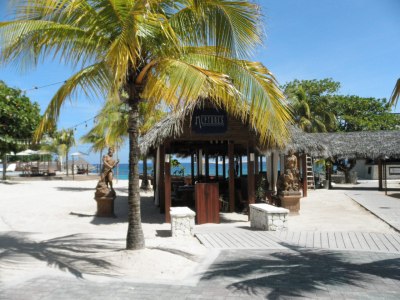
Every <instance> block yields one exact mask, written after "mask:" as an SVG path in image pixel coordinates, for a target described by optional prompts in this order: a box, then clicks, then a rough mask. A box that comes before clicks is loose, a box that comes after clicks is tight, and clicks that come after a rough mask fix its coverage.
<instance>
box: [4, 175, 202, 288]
mask: <svg viewBox="0 0 400 300" xmlns="http://www.w3.org/2000/svg"><path fill="white" fill-rule="evenodd" d="M95 186H96V181H93V180H90V181H31V182H29V181H26V182H18V183H17V182H11V184H1V183H0V195H1V196H0V197H1V198H0V209H1V213H0V235H1V238H0V241H1V243H0V254H2V253H1V251H3V254H4V258H3V259H2V260H0V269H1V274H2V275H1V277H2V278H0V282H1V281H3V283H9V284H11V283H12V282H13V281H15V280H23V278H25V279H26V278H28V277H32V276H35V274H36V275H37V274H48V273H49V272H52V273H57V272H58V273H60V274H58V275H63V276H65V275H67V274H70V275H73V276H79V277H84V278H89V277H90V278H91V279H96V280H101V279H102V278H101V277H102V276H107V277H110V276H112V277H118V278H123V279H124V280H140V281H149V282H164V281H167V282H174V283H178V282H180V280H182V279H184V278H186V277H187V276H188V275H190V274H192V273H195V270H196V268H197V267H198V265H199V262H200V261H202V260H203V259H204V258H206V257H207V255H206V254H207V253H208V250H207V249H205V248H204V247H203V246H202V245H201V244H200V243H199V242H198V240H197V239H195V238H186V239H182V238H181V239H179V238H172V237H170V236H169V235H170V224H166V223H164V215H162V214H160V213H159V212H158V208H157V207H155V206H154V205H153V200H152V197H151V196H152V193H147V195H146V193H142V210H143V212H144V214H143V232H144V235H145V239H146V249H144V250H140V251H126V250H124V249H125V239H126V233H127V222H126V221H127V207H128V205H127V181H121V180H120V181H119V182H118V183H117V184H115V189H116V191H117V194H118V198H117V199H116V203H115V213H116V215H117V218H98V217H95V216H94V214H95V212H96V201H95V200H94V199H93V196H94V187H95ZM17 262H18V263H17ZM60 271H68V272H60ZM61 273H62V274H61ZM93 275H96V276H93Z"/></svg>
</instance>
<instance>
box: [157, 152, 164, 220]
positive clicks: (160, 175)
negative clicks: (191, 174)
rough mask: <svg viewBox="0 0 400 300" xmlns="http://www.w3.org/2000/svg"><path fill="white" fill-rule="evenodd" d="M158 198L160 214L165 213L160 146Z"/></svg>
mask: <svg viewBox="0 0 400 300" xmlns="http://www.w3.org/2000/svg"><path fill="white" fill-rule="evenodd" d="M158 176H159V177H158V191H159V192H158V197H159V205H160V213H162V214H163V213H165V148H164V146H163V145H161V146H160V172H159V174H158Z"/></svg>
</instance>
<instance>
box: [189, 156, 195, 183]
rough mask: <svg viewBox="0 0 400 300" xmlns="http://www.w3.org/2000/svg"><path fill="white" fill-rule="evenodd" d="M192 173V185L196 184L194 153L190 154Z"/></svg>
mask: <svg viewBox="0 0 400 300" xmlns="http://www.w3.org/2000/svg"><path fill="white" fill-rule="evenodd" d="M190 173H191V175H192V185H193V184H194V153H192V154H191V155H190Z"/></svg>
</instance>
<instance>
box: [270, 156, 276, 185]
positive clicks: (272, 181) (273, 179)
mask: <svg viewBox="0 0 400 300" xmlns="http://www.w3.org/2000/svg"><path fill="white" fill-rule="evenodd" d="M274 159H275V153H274V152H271V168H270V169H271V184H270V188H269V189H270V190H272V191H275V186H276V181H275V180H276V179H275V168H276V166H275V164H274Z"/></svg>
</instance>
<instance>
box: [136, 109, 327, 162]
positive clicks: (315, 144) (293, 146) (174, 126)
mask: <svg viewBox="0 0 400 300" xmlns="http://www.w3.org/2000/svg"><path fill="white" fill-rule="evenodd" d="M184 114H185V113H184V112H176V113H173V114H169V115H168V116H167V117H166V118H164V119H163V120H161V121H160V122H158V123H157V124H155V125H154V126H153V127H152V128H151V129H150V130H149V132H148V133H147V134H146V135H144V136H143V137H142V138H141V139H140V152H141V153H142V154H147V153H148V152H149V151H150V150H151V149H154V148H156V147H158V146H159V145H161V144H162V143H163V142H164V141H165V140H166V139H168V138H178V137H180V136H181V135H182V133H183V127H182V126H183V119H184V118H183V116H185V117H188V116H189V115H190V112H188V111H187V112H186V115H184ZM288 126H289V127H290V130H289V131H290V134H291V139H290V141H289V142H288V143H287V145H286V147H285V148H284V149H279V151H283V152H285V153H287V152H289V150H293V151H294V152H299V153H307V154H309V155H312V156H318V157H328V156H329V155H328V151H327V147H326V146H324V144H323V143H322V142H321V141H320V140H319V139H318V138H317V137H315V136H313V135H311V134H308V133H305V132H303V131H302V130H301V129H299V128H298V127H295V126H292V125H288ZM264 150H265V149H264ZM269 150H273V149H266V151H265V152H268V151H269Z"/></svg>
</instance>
